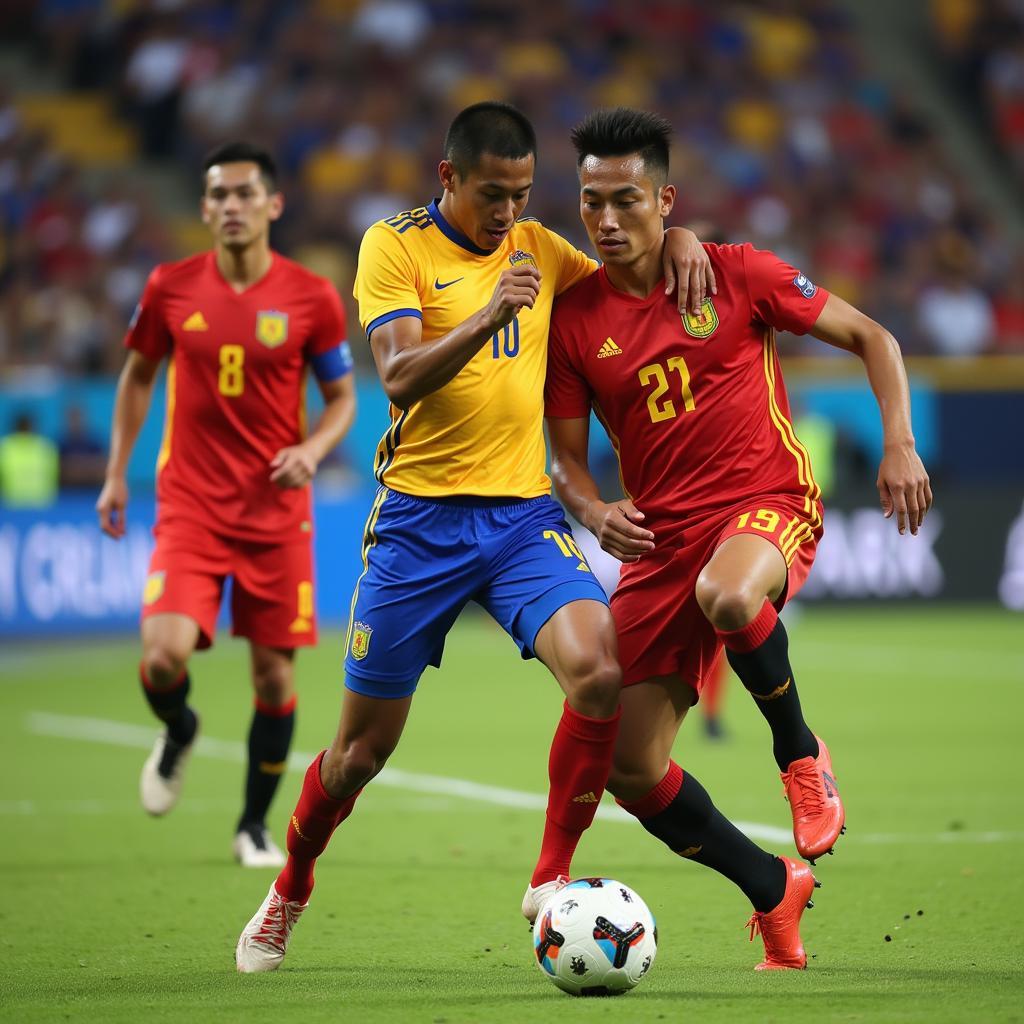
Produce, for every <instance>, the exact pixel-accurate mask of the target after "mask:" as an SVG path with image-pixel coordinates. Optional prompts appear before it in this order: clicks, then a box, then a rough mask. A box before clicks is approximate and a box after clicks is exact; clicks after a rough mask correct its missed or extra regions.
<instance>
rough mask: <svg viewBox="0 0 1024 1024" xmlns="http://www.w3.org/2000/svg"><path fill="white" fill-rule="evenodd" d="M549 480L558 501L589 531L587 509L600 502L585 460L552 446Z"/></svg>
mask: <svg viewBox="0 0 1024 1024" xmlns="http://www.w3.org/2000/svg"><path fill="white" fill-rule="evenodd" d="M549 423H550V421H549ZM551 479H552V480H553V481H554V484H555V493H556V494H557V495H558V500H559V501H561V503H562V504H563V505H564V506H565V507H566V508H567V509H568V510H569V512H570V513H571V514H572V515H573V517H574V518H576V519H578V520H579V521H580V522H581V523H582V524H583V525H584V526H586V527H587V529H588V530H590V529H591V527H590V524H589V523H588V522H587V509H588V508H589V507H590V505H592V504H593V503H594V502H595V501H600V500H601V492H600V491H599V490H598V488H597V481H596V480H595V479H594V478H593V477H592V476H591V475H590V469H589V467H588V466H587V464H586V460H585V458H584V460H583V461H582V462H581V461H580V459H579V458H578V457H577V456H575V455H573V454H570V453H569V452H566V451H564V450H563V451H559V450H558V449H557V448H555V447H554V446H553V445H552V452H551Z"/></svg>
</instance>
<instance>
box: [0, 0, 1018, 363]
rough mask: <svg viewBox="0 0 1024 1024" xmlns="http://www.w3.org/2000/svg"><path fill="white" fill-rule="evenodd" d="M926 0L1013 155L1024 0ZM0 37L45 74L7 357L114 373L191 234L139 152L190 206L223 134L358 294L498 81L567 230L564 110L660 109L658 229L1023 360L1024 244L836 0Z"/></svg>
mask: <svg viewBox="0 0 1024 1024" xmlns="http://www.w3.org/2000/svg"><path fill="white" fill-rule="evenodd" d="M932 10H933V16H932V23H933V25H934V28H935V32H934V39H933V41H932V42H933V45H934V48H935V51H936V59H949V58H950V56H952V57H953V58H954V59H955V60H956V61H957V66H958V67H960V68H961V69H962V72H963V74H964V75H965V76H966V77H967V79H969V80H970V81H971V82H972V83H973V85H974V87H975V88H976V92H977V96H978V101H979V103H982V104H984V105H985V108H986V109H987V110H988V112H989V113H988V121H989V123H990V124H991V127H992V131H993V133H994V135H995V137H996V138H998V139H999V140H1001V142H1002V144H1003V145H1004V147H1005V152H1006V155H1007V158H1008V159H1010V160H1014V161H1016V163H1017V165H1018V167H1020V168H1022V169H1024V27H1022V26H1024V3H1021V2H1020V0H1016V2H1011V0H1004V2H1001V3H1000V2H995V0H956V2H953V0H945V2H942V0H936V2H935V3H934V4H933V8H932ZM1011 29H1012V30H1011ZM0 30H2V33H3V36H4V39H5V45H7V46H17V47H18V48H19V49H21V50H23V51H24V52H27V53H31V55H32V57H33V60H34V62H35V65H36V66H37V67H38V68H39V69H40V75H41V76H42V77H43V78H46V77H47V76H48V77H49V79H50V80H52V81H54V82H55V83H56V84H57V86H58V87H59V92H58V94H57V95H58V97H59V98H58V99H57V100H56V101H55V100H54V98H53V97H52V96H51V97H50V98H49V99H47V100H46V102H47V103H49V107H47V108H46V109H47V110H48V111H49V113H48V116H47V118H42V119H41V118H40V117H39V116H34V114H36V115H37V114H38V110H39V109H40V107H39V104H38V103H37V104H36V106H35V107H34V106H33V102H34V101H33V97H32V96H31V94H26V92H25V90H24V88H23V83H21V82H13V81H8V82H6V83H4V84H2V86H0V373H3V372H4V371H8V372H10V371H12V370H15V369H16V368H24V367H49V368H59V370H61V371H64V372H66V373H68V374H109V373H112V372H115V371H116V370H117V369H118V367H119V366H120V364H121V360H122V353H121V348H120V340H121V337H122V334H123V330H124V326H125V324H126V322H127V320H128V318H129V316H130V314H131V310H132V308H133V306H134V304H135V302H136V300H137V298H138V296H139V294H140V292H141V289H142V285H143V282H144V280H145V276H146V274H147V273H148V272H149V270H150V269H151V268H152V266H153V265H154V264H155V263H156V262H158V261H160V260H166V259H173V258H177V257H180V256H183V255H186V254H187V253H188V252H191V251H195V250H196V249H198V248H200V247H202V246H203V245H204V244H205V239H204V235H203V232H202V231H201V230H200V231H197V230H196V227H197V221H198V218H197V217H196V216H195V213H194V212H193V213H186V212H185V211H183V210H182V208H181V205H180V203H179V204H178V205H177V206H175V205H174V204H173V203H171V202H170V201H168V199H167V197H166V196H164V195H161V194H154V192H153V190H152V184H151V183H152V178H147V177H146V175H145V173H141V172H140V171H139V168H140V167H143V168H144V167H150V168H152V167H154V166H159V165H161V164H162V165H164V166H165V167H173V168H175V169H176V173H177V174H178V175H179V177H180V181H181V183H182V184H181V186H180V188H179V191H180V193H181V194H187V195H188V196H189V198H190V200H194V198H195V197H197V196H198V190H199V176H198V173H197V171H196V170H195V168H196V167H197V166H198V163H199V160H200V157H201V155H202V153H203V152H204V151H205V150H206V149H207V148H208V147H210V146H211V145H213V144H215V143H217V142H219V141H222V140H225V139H227V138H233V137H244V138H249V139H253V140H256V141H260V142H263V143H265V144H268V145H269V146H270V147H271V149H272V150H273V151H274V152H275V153H276V154H277V156H278V159H279V162H280V164H281V166H282V169H283V182H282V184H283V190H284V192H285V195H286V199H287V209H286V214H285V217H284V219H283V221H282V223H281V224H280V225H279V226H278V228H277V229H276V234H275V239H274V241H275V245H276V247H278V248H279V249H281V250H282V251H284V252H286V253H288V254H290V255H292V256H294V257H296V258H298V259H300V260H302V261H303V262H305V263H306V264H307V265H309V266H311V267H312V268H314V269H316V270H318V271H319V272H321V273H325V274H326V275H327V276H329V277H331V278H332V279H333V280H334V281H335V282H336V283H337V285H338V287H339V290H340V291H341V293H342V296H343V298H344V299H345V301H346V302H347V303H349V307H350V314H351V313H353V312H354V311H353V310H352V308H351V299H350V294H351V280H352V275H353V270H354V261H355V254H356V252H357V249H358V244H359V240H360V237H361V235H362V232H363V231H364V229H365V228H366V227H367V226H368V225H369V224H370V223H372V222H373V221H375V220H376V219H378V218H380V217H382V216H387V215H390V214H391V213H393V212H395V211H397V210H400V209H404V208H408V207H410V206H417V205H422V204H423V203H425V202H427V201H429V199H430V198H431V197H432V195H434V194H435V193H436V190H437V185H436V164H437V161H438V159H439V157H440V148H441V141H442V139H443V136H444V132H445V128H446V126H447V123H448V121H449V120H450V118H451V116H452V114H453V113H454V112H455V111H457V110H458V109H459V108H461V107H462V106H464V105H466V104H468V103H471V102H474V101H476V100H479V99H483V98H491V97H499V98H505V99H509V100H511V101H513V102H515V103H517V104H518V105H520V106H521V107H522V108H523V109H524V110H525V111H526V112H527V113H528V115H529V116H530V117H531V118H532V119H533V121H534V122H535V124H536V126H537V128H538V136H539V140H540V161H539V164H538V171H537V177H536V184H535V188H534V193H533V196H532V198H531V201H530V209H529V213H530V214H532V215H535V216H537V217H539V218H540V219H541V220H542V221H544V222H545V223H546V224H547V225H549V226H550V227H552V228H554V229H556V230H558V231H561V232H562V233H564V234H565V235H566V236H568V237H569V238H571V239H573V240H574V241H576V242H577V243H578V244H580V245H581V246H583V245H584V243H585V239H584V236H583V232H582V229H581V227H580V225H579V221H578V214H577V192H576V183H575V167H574V160H573V155H572V151H571V147H570V145H569V142H568V130H569V128H570V127H571V126H572V125H573V124H574V123H575V122H576V121H577V120H578V119H579V118H580V117H582V116H583V115H584V114H585V113H586V112H587V111H588V110H590V109H591V108H593V107H595V106H608V105H617V104H625V105H631V106H639V107H651V108H654V109H657V110H659V111H661V112H663V113H664V114H666V115H667V116H668V117H669V118H670V119H671V120H672V121H673V123H674V124H675V126H676V128H677V132H678V137H677V141H678V145H677V148H676V152H675V157H674V159H675V164H674V171H673V178H674V180H675V181H676V182H677V183H678V184H679V185H680V186H681V201H680V202H679V203H678V205H677V208H676V213H675V215H674V222H675V223H685V222H690V221H697V220H701V221H704V222H707V223H710V224H713V225H714V226H715V227H716V228H717V229H718V230H720V231H721V232H722V233H723V234H724V235H725V236H726V237H728V238H729V239H731V240H750V241H753V242H754V243H755V244H756V245H758V246H761V247H766V248H771V249H773V250H775V251H776V252H778V253H779V254H780V255H782V256H784V257H786V258H788V259H789V260H790V261H792V262H794V263H796V264H797V265H799V266H801V267H803V268H804V269H805V270H806V271H807V272H808V273H809V274H810V275H811V276H813V278H814V279H815V280H816V281H817V282H818V283H820V284H823V285H825V286H826V287H828V288H830V289H832V290H834V291H836V292H837V293H838V294H840V295H842V296H844V297H845V298H847V299H849V300H850V301H852V302H854V303H856V304H858V305H859V306H861V308H863V309H864V310H865V311H867V312H869V313H870V314H871V315H873V316H874V317H875V318H876V319H878V320H880V321H881V322H883V323H885V324H886V325H887V326H889V328H890V329H891V330H892V331H893V332H894V333H895V334H896V336H897V337H898V338H899V339H900V341H901V343H902V345H903V347H904V350H905V351H907V352H908V353H912V354H913V353H938V354H944V355H950V356H966V355H973V354H976V353H982V352H993V351H1018V352H1024V253H1022V252H1021V250H1020V248H1019V247H1015V246H1014V244H1013V242H1012V241H1011V238H1010V237H1009V236H1008V234H1007V233H1006V232H1005V230H1004V226H1003V222H1002V218H1001V216H1000V211H999V210H997V209H992V208H987V207H985V206H984V205H983V204H982V203H981V202H980V201H979V199H978V196H977V195H976V194H975V193H974V191H973V190H972V187H971V182H970V181H969V180H967V178H966V177H965V176H964V174H963V172H962V171H960V169H958V167H957V166H956V165H955V163H954V162H953V161H951V159H950V157H949V154H948V153H947V152H946V150H945V149H944V146H943V140H942V137H941V129H940V128H938V127H937V126H935V125H932V124H929V123H928V122H927V121H926V120H925V119H924V118H923V117H922V116H921V114H920V113H919V111H918V110H917V109H916V108H915V105H914V103H913V101H912V99H911V97H910V96H908V95H902V94H900V93H899V92H894V91H892V90H890V89H888V88H886V86H885V85H884V84H883V83H882V82H880V81H879V80H877V79H876V78H874V77H872V73H871V71H870V69H869V68H868V67H867V65H866V61H865V53H864V51H863V48H862V46H861V44H860V42H859V39H858V37H857V35H856V34H855V32H854V30H853V28H852V27H851V25H850V23H849V21H848V19H847V17H846V15H845V14H844V13H843V10H842V8H841V7H839V6H837V4H836V3H835V2H833V0H769V2H760V3H757V4H750V3H739V2H731V0H723V2H720V3H714V4H709V3H706V2H700V0H653V2H646V3H635V2H634V0H572V2H567V3H551V2H549V0H518V2H517V3H515V4H508V3H506V2H498V0H474V2H470V0H309V2H290V3H287V4H282V3H276V2H273V0H250V2H245V3H241V2H230V0H148V2H147V0H137V2H132V0H107V2H102V0H41V2H38V3H18V2H12V3H9V4H5V5H4V12H3V13H2V14H0ZM83 97H85V98H87V99H88V102H89V103H91V104H93V106H91V107H89V106H83V105H82V103H83ZM55 102H56V103H57V105H58V107H59V106H60V105H61V104H63V114H61V111H60V110H59V109H58V110H57V111H56V115H55V111H54V109H53V108H54V103H55ZM97 103H98V104H99V105H100V106H101V107H102V108H103V109H105V110H109V111H111V112H112V114H111V116H110V123H109V125H107V124H106V122H103V121H102V118H100V119H99V120H97V128H96V130H95V132H94V133H93V134H94V135H95V136H96V137H95V138H94V139H93V143H94V144H93V145H92V146H91V148H90V147H86V150H87V152H86V153H85V155H82V147H81V146H79V147H78V150H79V151H78V152H71V153H69V151H68V147H66V146H63V145H62V144H61V138H60V131H59V129H60V126H61V123H62V122H61V116H63V118H64V122H65V123H66V122H68V121H72V122H73V121H75V120H76V119H78V129H79V131H81V129H82V122H81V119H82V118H84V117H85V116H86V113H88V112H90V111H95V106H96V104H97ZM76 104H77V105H76ZM43 105H44V106H45V104H43ZM55 126H56V127H55ZM126 126H127V132H126ZM72 127H74V125H72ZM105 134H109V144H108V145H104V143H103V136H104V135H105ZM126 140H127V141H126ZM140 158H144V160H140ZM186 190H187V191H186ZM192 209H193V210H194V207H192ZM352 320H353V322H354V320H355V318H354V316H353V317H352ZM352 333H353V334H356V333H357V331H356V330H353V332H352ZM792 344H793V345H796V346H802V345H804V344H806V343H803V342H793V343H792ZM810 344H811V345H813V347H814V351H816V352H820V351H824V350H823V349H821V347H820V346H817V345H816V343H813V342H812V343H810ZM355 348H356V349H357V350H361V349H363V348H364V347H363V346H360V345H356V346H355ZM361 358H362V359H363V360H364V363H365V361H366V360H367V353H365V351H362V352H361Z"/></svg>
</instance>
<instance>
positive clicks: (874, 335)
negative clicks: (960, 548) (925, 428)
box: [812, 295, 932, 534]
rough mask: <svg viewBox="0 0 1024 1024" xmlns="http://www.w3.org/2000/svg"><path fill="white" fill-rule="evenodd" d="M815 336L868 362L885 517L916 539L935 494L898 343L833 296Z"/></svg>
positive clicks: (814, 328) (819, 318) (885, 331)
mask: <svg viewBox="0 0 1024 1024" xmlns="http://www.w3.org/2000/svg"><path fill="white" fill-rule="evenodd" d="M812 333H813V334H814V336H815V337H817V338H820V339H821V340H822V341H825V342H827V343H828V344H830V345H834V346H836V347H837V348H841V349H845V350H846V351H847V352H853V353H854V354H855V355H856V356H858V357H859V358H860V359H861V360H862V362H863V363H864V368H865V371H866V372H867V377H868V383H869V384H870V385H871V390H872V392H873V393H874V396H875V401H877V403H878V410H879V413H880V414H881V417H882V431H883V454H882V462H881V464H880V465H879V468H878V479H877V487H878V497H879V501H880V503H881V505H882V509H883V511H884V513H885V515H886V517H887V518H888V517H891V516H893V515H895V518H896V525H897V527H898V529H899V531H900V533H904V532H905V531H906V529H907V528H908V527H909V528H910V532H911V533H912V534H916V533H917V531H918V528H919V527H920V525H921V523H922V522H923V521H924V517H925V513H926V512H927V511H928V509H929V508H931V506H932V489H931V482H930V480H929V478H928V473H927V472H926V471H925V468H924V464H923V463H922V462H921V459H920V456H918V454H917V450H916V448H915V445H914V432H913V429H912V427H911V422H910V385H909V384H908V383H907V372H906V369H905V367H904V365H903V356H902V354H901V353H900V346H899V344H898V342H897V341H896V339H895V338H894V337H893V336H892V335H891V334H890V333H889V332H888V331H887V330H886V329H885V328H884V327H882V326H881V325H880V324H877V323H875V321H874V320H872V319H871V318H870V317H868V316H865V315H864V314H863V313H861V312H860V310H857V309H854V307H853V306H851V305H850V304H849V303H847V302H844V301H843V300H842V299H840V298H837V297H836V296H835V295H830V296H829V297H828V301H827V302H826V303H825V306H824V308H823V309H822V311H821V314H820V315H819V317H818V320H817V322H816V323H815V325H814V327H813V329H812Z"/></svg>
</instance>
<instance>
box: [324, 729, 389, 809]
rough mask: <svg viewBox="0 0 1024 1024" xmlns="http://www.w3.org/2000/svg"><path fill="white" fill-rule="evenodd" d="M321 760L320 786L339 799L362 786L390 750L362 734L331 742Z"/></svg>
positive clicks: (382, 763)
mask: <svg viewBox="0 0 1024 1024" xmlns="http://www.w3.org/2000/svg"><path fill="white" fill-rule="evenodd" d="M330 753H331V756H330V757H329V758H327V757H325V758H324V761H323V783H324V789H326V790H327V792H328V793H330V794H331V796H333V797H336V798H338V799H341V798H342V797H346V796H349V795H350V794H352V793H354V792H355V791H356V790H357V789H359V788H360V787H362V786H365V785H366V783H368V782H369V781H370V780H371V779H372V778H373V777H374V776H375V775H376V774H377V773H378V772H379V771H380V770H381V769H382V768H383V767H384V765H385V764H386V763H387V760H388V757H390V756H391V750H390V749H385V747H383V746H382V745H380V744H376V743H373V742H372V741H371V740H370V739H368V738H366V737H360V738H359V739H355V740H349V741H348V742H347V743H344V744H342V745H338V744H335V746H334V748H332V750H331V752H330Z"/></svg>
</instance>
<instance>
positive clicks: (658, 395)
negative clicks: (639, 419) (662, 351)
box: [637, 356, 697, 423]
mask: <svg viewBox="0 0 1024 1024" xmlns="http://www.w3.org/2000/svg"><path fill="white" fill-rule="evenodd" d="M672 372H675V373H678V374H679V384H680V399H681V400H682V404H683V412H693V410H694V409H696V408H697V405H696V403H695V402H694V400H693V392H692V391H691V390H690V371H689V370H688V369H687V366H686V360H685V359H683V357H682V356H672V358H671V359H669V360H668V362H667V363H666V364H665V365H664V366H663V365H662V364H661V363H651V364H650V365H649V366H644V367H643V368H642V369H641V370H640V371H639V372H638V373H637V376H638V377H639V378H640V383H641V384H643V385H644V386H645V387H646V386H647V385H648V384H651V383H653V384H654V390H653V391H651V393H650V394H649V395H648V396H647V412H648V413H649V414H650V417H651V422H652V423H661V421H662V420H672V419H675V418H676V416H677V415H678V413H677V412H676V403H675V401H674V400H673V399H672V398H665V394H666V393H667V392H668V390H669V388H670V386H671V385H670V383H669V374H671V373H672Z"/></svg>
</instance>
